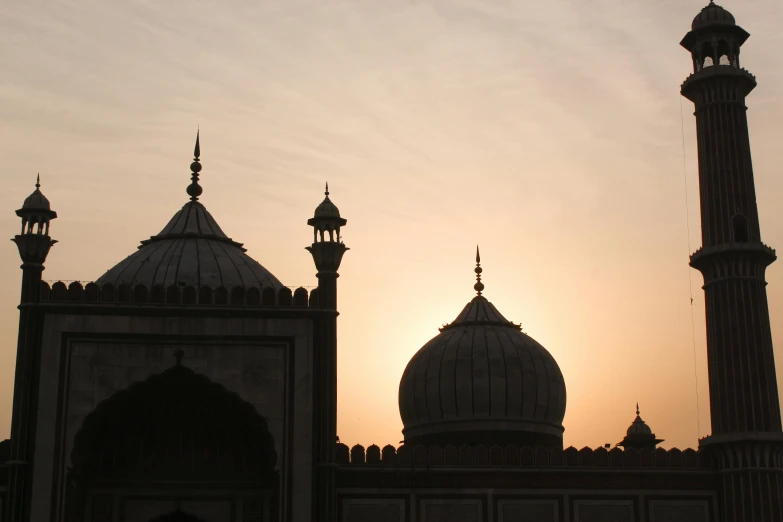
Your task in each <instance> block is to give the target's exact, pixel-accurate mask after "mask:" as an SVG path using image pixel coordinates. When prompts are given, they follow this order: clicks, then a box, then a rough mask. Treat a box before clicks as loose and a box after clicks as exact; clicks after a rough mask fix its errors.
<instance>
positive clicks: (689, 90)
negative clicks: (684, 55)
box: [680, 65, 757, 103]
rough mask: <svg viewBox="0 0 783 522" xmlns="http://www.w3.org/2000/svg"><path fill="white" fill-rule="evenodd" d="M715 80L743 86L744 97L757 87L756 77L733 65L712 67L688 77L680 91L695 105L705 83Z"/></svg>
mask: <svg viewBox="0 0 783 522" xmlns="http://www.w3.org/2000/svg"><path fill="white" fill-rule="evenodd" d="M715 79H722V80H730V81H732V83H734V84H737V85H739V86H741V87H742V89H743V95H744V96H747V95H748V94H749V93H750V92H751V91H752V90H753V89H755V88H756V85H757V84H756V77H755V76H753V75H752V74H751V73H750V72H748V70H747V69H742V68H737V67H734V66H733V65H711V66H708V67H704V68H702V69H701V70H700V71H698V72H695V73H693V74H691V75H690V76H688V78H686V79H685V81H684V82H683V83H682V86H681V87H680V91H681V93H682V95H683V96H685V97H686V98H688V99H689V100H691V101H692V102H694V103H695V102H696V101H697V100H696V99H695V96H696V95H697V93H698V92H699V91H700V89H704V83H705V82H708V81H710V80H712V81H714V80H715Z"/></svg>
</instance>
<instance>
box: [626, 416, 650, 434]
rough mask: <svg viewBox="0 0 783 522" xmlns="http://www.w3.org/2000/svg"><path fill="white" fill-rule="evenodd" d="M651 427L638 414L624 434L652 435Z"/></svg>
mask: <svg viewBox="0 0 783 522" xmlns="http://www.w3.org/2000/svg"><path fill="white" fill-rule="evenodd" d="M652 434H653V432H652V429H651V428H650V427H649V426H648V425H647V423H646V422H644V421H643V420H642V418H641V417H639V416H638V415H637V416H636V418H635V419H634V420H633V423H632V424H631V425H630V426H629V427H628V431H627V432H626V435H652Z"/></svg>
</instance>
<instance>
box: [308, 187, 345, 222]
mask: <svg viewBox="0 0 783 522" xmlns="http://www.w3.org/2000/svg"><path fill="white" fill-rule="evenodd" d="M324 195H325V196H326V197H325V198H324V200H323V201H322V202H321V204H320V205H318V206H317V207H316V209H315V215H314V217H317V218H339V217H340V209H338V208H337V206H336V205H335V204H334V203H332V200H331V199H329V184H328V183H327V184H326V191H325V192H324Z"/></svg>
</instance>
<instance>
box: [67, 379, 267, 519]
mask: <svg viewBox="0 0 783 522" xmlns="http://www.w3.org/2000/svg"><path fill="white" fill-rule="evenodd" d="M276 462H277V454H276V452H275V447H274V439H273V437H272V434H271V433H270V432H269V428H268V425H267V421H266V419H264V417H262V416H261V415H259V414H258V412H256V410H255V408H254V407H253V405H251V404H250V403H248V402H246V401H244V400H243V399H241V398H240V397H239V396H238V395H237V394H235V393H232V392H229V391H228V390H226V388H225V387H223V386H222V385H220V384H217V383H215V382H213V381H211V380H210V379H209V378H208V377H206V376H204V375H201V374H197V373H196V372H194V371H193V370H191V369H190V368H187V367H185V366H182V365H180V364H178V365H176V366H174V367H172V368H169V369H167V370H166V371H164V372H162V373H160V374H156V375H153V376H151V377H149V378H148V379H146V380H144V381H142V382H138V383H135V384H133V385H131V386H130V387H129V388H127V389H126V390H123V391H120V392H117V393H116V394H114V395H113V396H111V397H109V398H108V399H106V400H105V401H103V402H102V403H100V404H99V405H98V406H97V407H96V408H95V410H94V411H93V412H92V413H90V414H89V415H88V416H87V417H86V418H85V419H84V423H83V424H82V427H81V429H80V430H79V432H78V433H77V434H76V436H75V438H74V446H73V451H72V452H71V463H72V468H71V469H70V470H69V473H68V493H67V495H68V512H69V514H70V515H71V516H72V518H73V520H83V519H84V515H85V514H86V511H87V507H88V504H89V498H90V495H91V494H92V493H91V492H93V491H96V490H98V489H101V490H106V489H107V488H109V489H111V488H112V487H115V485H117V484H121V485H122V487H123V488H124V489H125V491H132V490H133V489H135V488H144V487H150V486H153V485H155V484H161V483H166V484H172V483H176V484H178V485H179V489H180V490H183V489H184V490H188V489H190V488H192V489H194V490H195V489H198V488H199V487H200V486H202V485H204V484H209V485H210V486H209V487H210V488H215V487H220V484H224V485H226V487H237V486H239V487H245V486H246V487H249V488H252V489H254V490H258V491H261V490H266V491H269V490H272V489H274V490H275V491H276V490H277V472H276V471H275V464H276ZM272 496H273V497H274V496H276V495H272ZM167 516H168V515H167ZM170 516H172V517H174V516H188V515H185V514H184V513H183V514H182V515H177V512H174V513H171V514H170ZM161 520H162V521H163V520H165V522H174V521H177V520H182V521H183V522H184V521H186V520H191V521H192V520H193V519H192V518H184V519H183V518H172V519H171V520H169V519H167V518H164V519H161ZM196 520H197V519H196Z"/></svg>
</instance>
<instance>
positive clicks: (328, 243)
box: [307, 184, 348, 522]
mask: <svg viewBox="0 0 783 522" xmlns="http://www.w3.org/2000/svg"><path fill="white" fill-rule="evenodd" d="M324 195H325V196H326V198H324V200H323V202H322V203H321V204H320V205H318V207H317V208H316V209H315V215H314V217H313V218H311V219H309V220H307V224H308V225H310V226H312V227H313V244H312V245H310V246H309V247H307V250H309V251H310V253H311V254H312V255H313V260H314V261H315V267H316V268H317V269H318V273H317V277H318V305H319V308H321V309H322V311H323V316H322V318H321V320H320V321H319V324H320V329H321V332H320V335H319V336H318V337H317V338H318V341H316V345H315V347H314V348H315V351H316V354H315V360H314V368H315V375H314V382H315V384H314V386H313V389H314V391H315V397H314V403H313V404H314V405H315V418H314V427H313V438H314V440H315V444H316V445H317V448H316V455H317V459H318V462H317V464H318V471H317V483H316V485H315V487H316V488H317V489H316V491H318V498H317V500H316V502H315V503H314V505H313V509H314V511H315V512H314V514H313V515H314V516H313V520H318V521H322V522H333V521H336V520H337V503H336V499H335V491H336V486H337V485H336V467H337V466H336V463H335V450H336V445H335V441H336V440H337V316H338V315H339V314H338V312H337V278H338V277H340V275H339V274H338V273H337V270H338V269H339V268H340V262H341V261H342V259H343V254H345V251H346V250H348V248H347V247H346V246H345V245H344V244H343V242H342V240H341V239H340V228H341V227H344V226H345V224H346V223H347V221H346V220H345V219H343V218H342V217H340V211H339V210H338V209H337V207H336V206H335V205H334V203H332V201H331V200H330V199H329V184H327V185H326V191H325V193H324Z"/></svg>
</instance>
